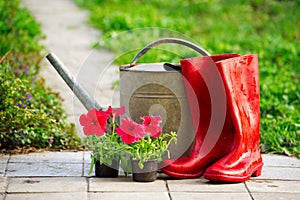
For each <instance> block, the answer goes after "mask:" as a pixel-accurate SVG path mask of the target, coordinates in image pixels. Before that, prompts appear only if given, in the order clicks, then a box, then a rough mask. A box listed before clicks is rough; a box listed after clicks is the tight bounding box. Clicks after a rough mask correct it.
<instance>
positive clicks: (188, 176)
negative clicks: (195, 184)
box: [162, 170, 204, 179]
mask: <svg viewBox="0 0 300 200" xmlns="http://www.w3.org/2000/svg"><path fill="white" fill-rule="evenodd" d="M162 172H163V173H165V174H167V175H169V176H171V177H174V178H187V179H193V178H199V177H201V176H202V175H203V173H204V170H202V171H200V172H198V173H195V174H181V173H176V172H171V171H168V170H162Z"/></svg>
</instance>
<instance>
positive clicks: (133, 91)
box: [46, 38, 209, 158]
mask: <svg viewBox="0 0 300 200" xmlns="http://www.w3.org/2000/svg"><path fill="white" fill-rule="evenodd" d="M163 43H176V44H180V45H184V46H187V47H189V48H191V49H193V50H195V51H197V52H199V53H200V54H202V55H209V53H207V52H206V51H205V50H204V49H202V48H201V47H199V46H197V45H195V44H193V43H191V42H189V41H186V40H182V39H177V38H164V39H160V40H157V41H155V42H152V43H151V44H149V45H147V46H146V47H144V48H143V49H142V50H141V51H140V52H139V53H138V54H136V56H135V57H134V58H133V59H132V61H131V62H130V64H128V65H125V66H121V67H120V104H121V105H122V106H123V105H124V106H125V107H126V114H125V115H127V116H129V117H130V118H132V119H133V120H134V121H136V122H139V121H140V116H146V115H149V114H151V115H160V116H161V117H162V119H163V127H162V128H163V132H170V131H176V132H177V140H178V141H177V144H172V145H171V146H170V153H171V158H178V157H181V156H186V155H188V154H189V152H190V150H191V147H192V143H193V140H194V136H195V133H194V129H193V124H192V119H191V115H190V109H189V105H188V99H187V96H186V94H185V85H184V80H183V76H182V74H181V67H180V65H172V64H169V63H145V64H136V62H137V60H138V59H139V58H140V57H141V56H143V55H144V54H145V53H146V52H147V51H149V50H150V49H151V48H153V47H155V46H158V45H160V44H163ZM46 57H47V59H48V60H49V62H50V63H51V64H52V65H53V66H54V68H55V69H56V70H57V72H58V73H59V74H60V76H61V77H62V78H63V79H64V81H65V82H66V83H67V84H68V86H69V87H70V89H71V90H72V91H73V92H74V94H75V95H76V96H77V97H78V99H79V100H80V101H81V103H82V104H83V105H84V106H85V108H86V109H87V110H89V109H92V108H97V109H101V106H100V105H99V104H98V103H97V101H96V100H95V99H93V98H92V97H91V96H90V95H89V94H88V93H87V92H86V90H84V88H83V87H82V86H81V85H80V84H79V83H77V82H76V81H75V79H74V78H73V77H72V75H71V74H70V72H69V71H68V70H67V68H66V67H65V66H64V65H63V63H62V62H61V61H60V60H59V59H58V58H57V57H56V56H55V55H54V54H53V53H50V54H49V55H47V56H46Z"/></svg>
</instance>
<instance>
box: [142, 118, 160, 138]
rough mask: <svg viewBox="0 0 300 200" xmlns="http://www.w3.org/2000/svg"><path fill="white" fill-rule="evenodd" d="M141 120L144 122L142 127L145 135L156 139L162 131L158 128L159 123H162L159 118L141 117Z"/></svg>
mask: <svg viewBox="0 0 300 200" xmlns="http://www.w3.org/2000/svg"><path fill="white" fill-rule="evenodd" d="M141 119H142V120H144V122H143V125H144V128H145V133H147V134H149V135H151V137H153V138H158V137H159V136H160V135H161V133H162V129H161V127H160V123H161V122H162V119H161V117H160V116H152V115H150V116H145V117H141Z"/></svg>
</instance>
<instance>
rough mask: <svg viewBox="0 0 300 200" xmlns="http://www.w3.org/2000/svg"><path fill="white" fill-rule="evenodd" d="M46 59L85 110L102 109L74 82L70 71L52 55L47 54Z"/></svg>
mask: <svg viewBox="0 0 300 200" xmlns="http://www.w3.org/2000/svg"><path fill="white" fill-rule="evenodd" d="M46 58H47V59H48V61H49V62H50V63H51V65H52V66H53V67H54V68H55V70H56V71H57V72H58V74H59V75H60V76H61V77H62V79H63V80H64V81H65V82H66V84H67V85H68V86H69V88H70V89H71V90H72V91H73V93H74V94H75V95H76V97H77V98H78V99H79V100H80V102H81V103H82V104H83V105H84V107H85V108H86V109H87V110H91V109H93V108H96V109H98V110H99V109H102V108H101V106H100V105H99V103H98V102H97V101H96V100H95V99H94V98H93V97H92V96H91V95H90V94H89V93H88V92H87V91H86V90H85V89H84V88H83V87H82V86H81V85H80V84H79V83H78V82H76V80H75V78H74V77H73V76H72V74H71V73H70V71H69V70H68V69H67V68H66V66H65V65H64V64H63V63H62V62H61V61H60V60H59V58H58V57H57V56H56V55H55V54H54V53H49V54H48V55H47V56H46Z"/></svg>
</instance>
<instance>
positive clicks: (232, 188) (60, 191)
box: [0, 152, 300, 200]
mask: <svg viewBox="0 0 300 200" xmlns="http://www.w3.org/2000/svg"><path fill="white" fill-rule="evenodd" d="M263 160H264V162H265V166H264V168H263V172H262V176H260V177H256V178H251V180H249V181H247V182H245V183H237V184H221V183H219V184H217V183H212V182H209V181H207V180H205V179H203V178H199V179H185V180H180V179H178V180H176V179H171V178H169V177H167V176H166V175H163V174H160V175H159V176H158V180H156V181H155V182H151V183H137V182H133V181H132V178H131V177H130V176H129V177H125V176H120V177H118V178H96V177H93V174H91V175H89V174H88V170H89V167H90V162H91V160H90V153H89V152H44V153H31V154H26V155H0V199H1V197H2V198H3V199H5V200H11V199H30V200H40V199H47V200H52V199H64V200H65V199H66V200H68V199H70V200H94V199H95V200H96V199H102V200H115V199H126V200H140V199H143V200H183V199H186V200H193V199H222V200H229V199H236V200H251V199H255V200H262V199H266V200H269V199H272V200H279V199H290V200H297V199H299V198H300V160H299V159H297V158H290V157H286V156H278V155H277V156H275V155H267V154H265V155H263Z"/></svg>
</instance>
